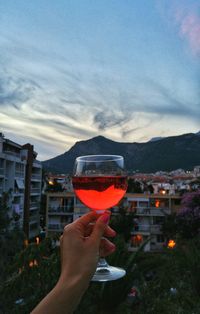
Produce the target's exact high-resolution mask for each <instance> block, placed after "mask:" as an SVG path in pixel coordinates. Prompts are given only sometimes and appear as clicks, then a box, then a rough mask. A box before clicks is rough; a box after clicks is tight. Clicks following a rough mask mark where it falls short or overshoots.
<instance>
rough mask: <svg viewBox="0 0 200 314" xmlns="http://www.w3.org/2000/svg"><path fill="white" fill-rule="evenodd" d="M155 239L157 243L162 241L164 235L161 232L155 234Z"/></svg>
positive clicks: (163, 240)
mask: <svg viewBox="0 0 200 314" xmlns="http://www.w3.org/2000/svg"><path fill="white" fill-rule="evenodd" d="M156 240H157V242H158V243H163V242H165V237H164V235H163V234H157V236H156Z"/></svg>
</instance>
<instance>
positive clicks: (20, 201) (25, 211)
mask: <svg viewBox="0 0 200 314" xmlns="http://www.w3.org/2000/svg"><path fill="white" fill-rule="evenodd" d="M36 157H37V153H36V152H35V151H34V149H33V145H31V144H25V145H19V144H17V143H15V142H13V141H11V140H9V139H6V138H5V137H4V136H3V134H2V133H0V199H1V198H2V196H3V193H4V192H7V193H8V194H9V200H8V208H9V212H8V214H9V216H10V217H11V218H12V220H11V224H10V228H12V227H14V226H16V225H17V226H18V227H19V228H20V229H23V230H24V232H25V234H26V237H27V238H28V239H31V238H33V237H35V236H36V235H38V234H39V232H40V215H39V211H40V197H41V183H42V165H41V163H40V162H39V161H37V160H36Z"/></svg>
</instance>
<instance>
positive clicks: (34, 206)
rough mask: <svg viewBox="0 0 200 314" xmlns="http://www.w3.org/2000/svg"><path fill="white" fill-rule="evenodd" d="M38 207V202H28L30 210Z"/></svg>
mask: <svg viewBox="0 0 200 314" xmlns="http://www.w3.org/2000/svg"><path fill="white" fill-rule="evenodd" d="M36 209H39V202H31V203H30V210H36Z"/></svg>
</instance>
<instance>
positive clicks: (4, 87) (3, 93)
mask: <svg viewBox="0 0 200 314" xmlns="http://www.w3.org/2000/svg"><path fill="white" fill-rule="evenodd" d="M36 88H38V85H37V84H36V83H34V82H33V81H31V80H28V79H24V78H13V77H12V76H6V75H5V74H4V75H3V74H2V76H1V78H0V106H10V105H11V106H13V107H15V108H16V109H19V108H20V107H21V106H22V104H23V103H25V102H26V101H28V100H29V99H31V98H32V97H33V94H34V92H35V90H36Z"/></svg>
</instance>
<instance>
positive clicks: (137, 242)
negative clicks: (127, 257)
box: [125, 193, 181, 251]
mask: <svg viewBox="0 0 200 314" xmlns="http://www.w3.org/2000/svg"><path fill="white" fill-rule="evenodd" d="M180 202H181V196H180V195H169V194H165V193H164V194H162V193H160V194H128V193H127V194H126V197H125V203H126V205H127V208H128V212H132V213H134V217H135V218H134V219H133V228H132V232H131V240H130V243H129V250H130V251H135V250H137V249H138V247H140V246H141V245H142V244H143V243H145V242H146V245H145V246H144V251H160V250H161V249H162V248H163V246H164V245H165V243H166V239H165V238H164V236H163V234H162V224H163V222H164V219H165V216H166V215H169V214H171V213H174V212H177V211H178V210H179V208H180ZM147 240H149V241H147Z"/></svg>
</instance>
